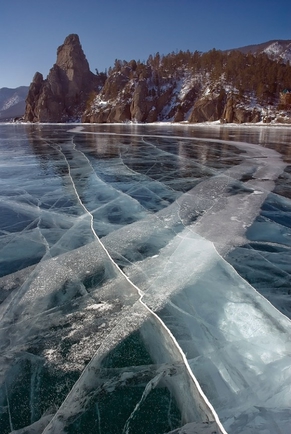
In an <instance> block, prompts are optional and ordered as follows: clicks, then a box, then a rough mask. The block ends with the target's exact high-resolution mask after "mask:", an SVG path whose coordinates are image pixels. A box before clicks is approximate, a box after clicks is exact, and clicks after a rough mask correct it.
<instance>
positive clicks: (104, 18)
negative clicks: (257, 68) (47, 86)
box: [0, 0, 291, 88]
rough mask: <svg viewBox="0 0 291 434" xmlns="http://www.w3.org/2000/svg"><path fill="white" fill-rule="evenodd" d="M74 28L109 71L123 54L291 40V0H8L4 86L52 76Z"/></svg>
mask: <svg viewBox="0 0 291 434" xmlns="http://www.w3.org/2000/svg"><path fill="white" fill-rule="evenodd" d="M70 33H77V34H78V35H79V37H80V41H81V44H82V47H83V50H84V53H85V55H86V57H87V59H88V61H89V64H90V68H91V70H92V71H93V72H95V68H98V70H99V71H104V70H105V68H108V67H109V66H113V64H114V60H115V59H121V60H128V61H129V60H131V59H136V60H138V59H140V60H141V61H143V60H146V59H147V57H148V56H149V54H155V53H157V52H159V53H160V54H168V53H170V52H173V51H176V50H178V51H179V50H188V49H189V50H190V51H195V50H198V51H203V52H204V51H208V50H210V49H212V48H216V49H220V50H224V49H228V48H237V47H241V46H245V45H251V44H258V43H261V42H267V41H269V40H272V39H291V0H272V1H270V0H82V1H77V0H3V1H2V3H1V7H0V56H1V60H0V88H1V87H10V88H14V87H17V86H22V85H29V84H30V82H31V80H32V78H33V76H34V74H35V72H36V71H39V72H41V73H42V74H43V75H44V77H46V76H47V74H48V72H49V69H50V68H51V67H52V65H53V64H54V63H55V61H56V50H57V47H58V46H59V45H61V44H62V43H63V42H64V39H65V37H66V36H67V35H69V34H70Z"/></svg>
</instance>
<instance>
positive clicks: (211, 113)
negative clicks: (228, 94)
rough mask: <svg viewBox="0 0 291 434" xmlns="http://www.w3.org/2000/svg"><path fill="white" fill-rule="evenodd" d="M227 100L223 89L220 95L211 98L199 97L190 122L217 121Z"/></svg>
mask: <svg viewBox="0 0 291 434" xmlns="http://www.w3.org/2000/svg"><path fill="white" fill-rule="evenodd" d="M224 102H225V93H224V91H222V92H221V93H220V94H219V95H215V96H211V98H205V97H204V98H201V99H198V100H197V101H196V102H195V104H194V107H193V111H192V113H191V115H190V118H189V122H206V121H210V122H211V121H216V120H218V119H220V118H221V115H222V113H223V108H224Z"/></svg>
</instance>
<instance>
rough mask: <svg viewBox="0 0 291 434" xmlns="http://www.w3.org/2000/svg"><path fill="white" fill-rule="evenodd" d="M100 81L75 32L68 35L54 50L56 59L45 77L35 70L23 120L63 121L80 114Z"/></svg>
mask: <svg viewBox="0 0 291 434" xmlns="http://www.w3.org/2000/svg"><path fill="white" fill-rule="evenodd" d="M102 85H103V82H102V77H99V76H96V75H95V74H93V73H92V72H91V71H90V69H89V64H88V61H87V59H86V57H85V55H84V52H83V50H82V47H81V44H80V41H79V37H78V35H74V34H72V35H69V36H67V38H66V39H65V42H64V44H63V45H61V46H60V47H59V48H58V50H57V61H56V63H55V64H54V65H53V67H52V68H51V70H50V72H49V74H48V76H47V78H46V80H44V79H43V77H42V75H41V74H40V73H38V72H37V73H36V74H35V76H34V78H33V81H32V83H31V85H30V88H29V92H28V96H27V100H26V110H25V115H24V120H25V121H29V122H65V121H68V120H75V119H77V118H78V117H80V115H81V113H82V112H83V111H84V109H85V104H86V101H87V100H88V97H89V94H90V92H92V91H98V90H99V89H100V87H101V86H102Z"/></svg>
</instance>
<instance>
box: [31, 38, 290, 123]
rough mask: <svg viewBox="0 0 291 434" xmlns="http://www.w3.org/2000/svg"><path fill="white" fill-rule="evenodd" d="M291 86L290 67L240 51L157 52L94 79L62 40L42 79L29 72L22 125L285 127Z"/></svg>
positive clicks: (78, 51)
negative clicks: (286, 99) (286, 95)
mask: <svg viewBox="0 0 291 434" xmlns="http://www.w3.org/2000/svg"><path fill="white" fill-rule="evenodd" d="M290 88H291V66H290V65H289V63H287V64H284V63H282V61H281V60H280V61H276V60H272V59H269V58H268V56H267V55H266V54H265V53H263V54H260V55H251V54H249V53H248V54H243V53H241V52H240V51H231V52H221V51H217V50H211V51H209V52H208V53H199V52H194V53H190V52H189V51H187V52H182V51H181V52H179V53H170V54H169V55H166V56H160V55H159V53H156V55H155V56H149V58H148V59H147V61H146V62H140V61H135V60H131V61H129V62H127V61H120V60H116V61H115V64H114V67H113V68H109V71H108V74H105V73H101V74H98V75H95V74H93V73H92V72H91V71H90V69H89V65H88V62H87V60H86V57H85V55H84V53H83V50H82V47H81V45H80V41H79V38H78V36H77V35H69V36H68V37H67V38H66V40H65V42H64V44H63V45H62V46H60V47H59V48H58V50H57V61H56V63H55V65H54V66H53V67H52V68H51V70H50V72H49V75H48V77H47V78H46V79H43V76H42V75H41V74H40V73H38V72H37V73H36V74H35V76H34V78H33V81H32V83H31V85H30V89H29V93H28V97H27V100H26V111H25V121H30V122H66V121H70V120H77V119H78V120H79V119H81V121H82V122H96V123H107V122H129V121H130V122H146V123H148V122H157V121H171V122H191V123H197V122H207V121H221V122H223V123H230V122H235V123H245V122H260V121H262V122H271V121H276V120H278V119H280V122H286V123H291V111H290V110H291V107H289V106H290V104H289V105H288V104H285V105H284V104H282V101H281V104H279V102H280V98H279V95H280V92H281V91H282V90H283V89H290ZM280 106H281V108H280Z"/></svg>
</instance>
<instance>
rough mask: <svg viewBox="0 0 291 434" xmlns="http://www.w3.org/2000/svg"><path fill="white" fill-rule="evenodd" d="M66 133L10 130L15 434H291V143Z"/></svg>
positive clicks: (3, 145) (187, 133)
mask: <svg viewBox="0 0 291 434" xmlns="http://www.w3.org/2000/svg"><path fill="white" fill-rule="evenodd" d="M67 130H68V126H67V125H63V126H60V125H58V126H56V125H54V126H50V125H31V126H30V125H29V126H21V125H6V126H5V125H3V126H1V129H0V152H1V176H0V182H1V187H2V188H1V194H0V207H1V219H0V223H1V227H0V230H1V232H0V241H1V247H0V251H1V256H0V264H1V268H0V269H1V275H2V277H1V278H0V300H1V305H0V317H1V329H0V335H1V336H0V346H1V353H0V427H1V432H3V433H4V434H5V433H11V432H18V433H23V434H24V433H25V432H29V433H34V432H35V433H36V432H37V433H40V432H43V433H58V434H59V433H62V432H63V433H64V432H70V433H71V434H74V433H76V434H77V433H78V434H79V433H80V432H86V433H88V434H90V433H93V432H94V433H96V432H97V433H102V432H107V433H124V434H125V433H128V434H131V433H135V434H139V433H148V432H152V433H157V434H158V433H170V432H171V433H179V432H181V433H182V432H185V433H186V432H191V433H196V432H197V433H198V432H199V433H200V432H201V433H204V432H205V433H208V432H211V433H213V432H217V433H219V432H228V433H234V434H239V433H245V432H247V433H265V432H270V429H271V431H272V433H280V434H282V433H283V434H287V433H289V426H290V420H291V413H290V398H289V396H290V386H291V385H290V379H291V375H290V374H291V371H290V366H291V364H290V354H291V348H290V327H291V325H290V320H289V319H287V317H286V316H284V315H282V313H280V312H279V310H280V311H281V312H283V313H285V314H286V315H289V314H290V263H291V261H290V223H289V220H290V218H289V217H290V216H289V214H290V209H291V208H290V198H289V196H288V194H285V193H284V192H287V193H288V179H289V178H288V176H287V175H286V176H285V177H284V176H283V175H282V174H284V173H286V174H288V173H289V172H288V170H289V169H288V167H289V166H288V163H289V160H288V158H289V157H288V155H289V154H288V149H290V145H289V143H290V131H289V130H288V131H286V130H285V129H282V130H281V129H268V130H266V129H263V128H261V129H241V128H238V129H234V130H232V129H227V128H221V129H219V130H216V129H212V130H209V129H201V128H200V129H192V128H191V127H189V128H188V127H184V128H183V129H178V128H177V127H174V126H173V127H171V126H166V125H164V126H160V127H154V126H150V125H148V126H138V125H123V126H117V125H116V126H92V125H88V126H84V127H77V128H74V129H72V130H71V131H67ZM258 143H261V144H262V145H263V146H259V145H257V144H258ZM288 146H289V148H288ZM284 170H285V172H284ZM276 191H278V192H279V191H280V195H278V193H276ZM283 193H284V194H285V196H284V194H283ZM226 260H227V261H228V262H226ZM233 267H234V268H233ZM236 270H237V271H236ZM238 273H239V274H238ZM241 276H242V277H241ZM244 279H246V280H244ZM248 282H249V283H248ZM251 285H253V286H251ZM255 288H256V289H257V290H258V291H259V292H260V293H261V294H263V295H264V297H266V298H267V299H268V300H269V301H267V299H266V298H264V297H262V295H260V293H259V292H257V291H256V289H255ZM274 306H275V307H274ZM276 308H277V309H278V310H277V309H276ZM222 424H223V426H222ZM270 427H271V428H270ZM268 430H269V431H268Z"/></svg>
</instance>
